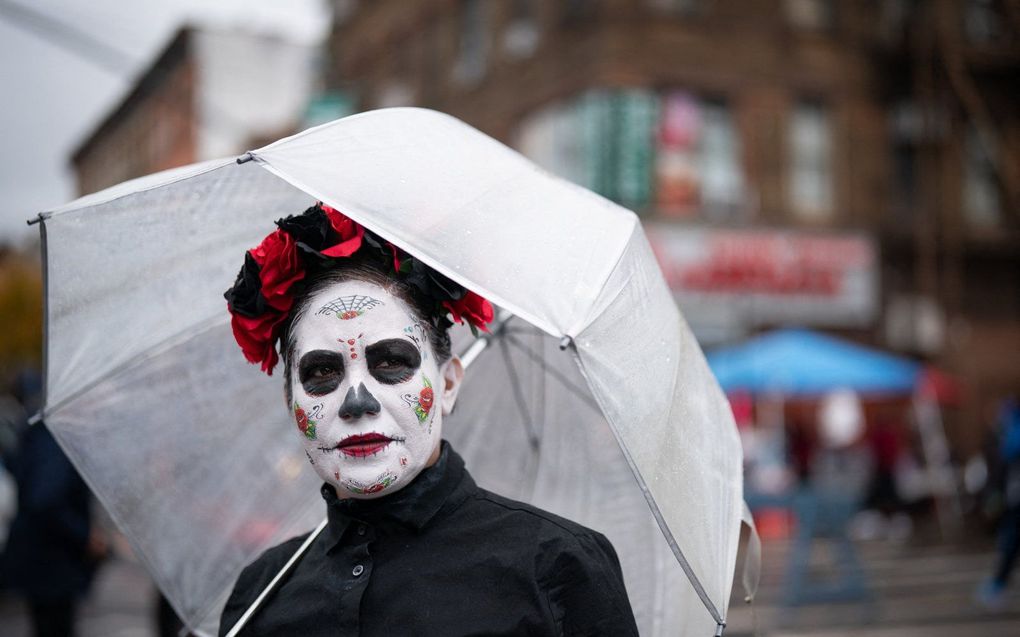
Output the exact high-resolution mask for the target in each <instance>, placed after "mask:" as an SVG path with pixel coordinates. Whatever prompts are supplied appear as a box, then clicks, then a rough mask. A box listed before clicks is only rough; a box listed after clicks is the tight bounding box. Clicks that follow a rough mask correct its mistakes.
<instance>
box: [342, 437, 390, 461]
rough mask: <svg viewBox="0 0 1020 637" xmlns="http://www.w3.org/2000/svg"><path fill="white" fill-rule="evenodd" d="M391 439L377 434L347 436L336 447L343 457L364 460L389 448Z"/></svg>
mask: <svg viewBox="0 0 1020 637" xmlns="http://www.w3.org/2000/svg"><path fill="white" fill-rule="evenodd" d="M391 442H393V439H392V438H390V437H389V436H384V435H382V434H378V433H375V432H373V433H368V434H355V435H353V436H347V437H346V438H344V439H343V440H341V441H340V443H339V444H338V445H337V446H336V448H337V449H339V450H340V453H342V454H344V455H345V456H352V457H355V458H364V457H365V456H371V455H373V454H376V453H379V452H380V451H382V450H383V449H385V448H386V447H388V446H389V444H390V443H391Z"/></svg>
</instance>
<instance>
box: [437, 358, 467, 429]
mask: <svg viewBox="0 0 1020 637" xmlns="http://www.w3.org/2000/svg"><path fill="white" fill-rule="evenodd" d="M442 372H443V415H444V416H449V415H450V412H452V411H453V404H454V403H455V402H457V392H459V391H460V383H461V381H463V380H464V364H463V363H461V362H460V358H458V357H456V356H454V357H453V358H451V359H450V360H448V361H446V362H445V363H443V368H442Z"/></svg>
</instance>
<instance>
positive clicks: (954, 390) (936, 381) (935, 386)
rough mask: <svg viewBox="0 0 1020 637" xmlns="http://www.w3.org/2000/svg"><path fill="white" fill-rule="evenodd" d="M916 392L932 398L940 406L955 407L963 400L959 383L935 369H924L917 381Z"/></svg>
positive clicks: (929, 367)
mask: <svg viewBox="0 0 1020 637" xmlns="http://www.w3.org/2000/svg"><path fill="white" fill-rule="evenodd" d="M917 387H918V390H919V391H920V392H921V393H922V394H924V395H925V396H930V397H933V398H934V399H935V400H936V401H937V402H938V403H939V404H940V405H944V406H948V407H955V406H957V405H959V404H960V401H961V400H962V398H963V388H962V387H961V386H960V383H959V381H957V380H956V379H955V378H953V377H952V376H950V375H949V374H947V373H946V372H943V371H942V370H940V369H936V368H935V367H931V366H928V367H925V368H924V370H922V372H921V376H920V378H919V379H918V381H917Z"/></svg>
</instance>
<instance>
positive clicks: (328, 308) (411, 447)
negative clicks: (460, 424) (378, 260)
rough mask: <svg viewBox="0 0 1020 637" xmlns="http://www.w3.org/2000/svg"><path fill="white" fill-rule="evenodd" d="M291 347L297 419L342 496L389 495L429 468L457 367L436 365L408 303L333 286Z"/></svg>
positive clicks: (367, 288)
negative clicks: (292, 347)
mask: <svg viewBox="0 0 1020 637" xmlns="http://www.w3.org/2000/svg"><path fill="white" fill-rule="evenodd" d="M293 343H294V348H295V349H294V358H293V367H292V369H291V378H290V380H289V382H290V383H291V390H292V392H293V397H294V404H293V405H292V408H293V411H294V416H295V418H296V420H297V423H298V429H299V430H300V431H301V433H302V434H303V438H302V439H303V441H304V445H305V451H306V452H307V454H308V457H309V459H310V460H311V462H312V464H313V465H314V467H315V470H316V472H317V473H318V474H319V475H320V476H321V477H322V479H323V480H325V481H326V482H328V483H330V484H332V485H333V486H334V487H336V491H337V495H338V496H339V497H341V498H347V497H351V498H374V497H380V496H383V495H387V494H389V493H393V492H394V491H397V490H398V489H401V488H402V487H404V486H406V485H407V484H409V483H410V482H411V481H412V480H414V478H415V477H416V476H417V475H418V474H419V473H420V472H421V471H422V469H424V468H425V467H427V466H429V465H431V464H432V463H433V462H435V459H436V457H438V451H439V443H440V437H441V432H442V417H443V414H444V413H449V410H450V408H452V406H453V401H454V400H455V399H456V392H457V389H458V387H459V381H460V377H461V367H460V361H459V360H456V359H451V360H450V361H447V362H446V363H445V364H444V365H443V366H442V368H440V367H439V366H438V365H437V363H436V359H435V355H434V354H433V352H432V344H431V343H430V342H428V336H427V331H426V330H425V327H424V326H423V325H421V324H420V323H419V322H418V321H417V319H415V317H414V314H413V313H412V312H411V310H410V308H409V307H408V306H407V304H406V303H404V301H402V300H400V299H398V298H397V297H395V296H393V295H392V294H390V293H389V292H387V291H386V290H384V289H383V288H381V287H379V286H378V285H375V284H372V283H366V282H364V281H343V282H341V283H335V284H332V285H329V286H327V287H325V288H323V289H322V290H320V291H319V292H318V293H317V294H316V295H315V296H313V297H312V298H311V300H310V302H309V304H308V309H307V312H306V313H305V315H304V316H303V317H302V318H301V320H300V321H298V323H297V324H296V326H295V328H294V338H293Z"/></svg>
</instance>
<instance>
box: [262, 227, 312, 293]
mask: <svg viewBox="0 0 1020 637" xmlns="http://www.w3.org/2000/svg"><path fill="white" fill-rule="evenodd" d="M251 256H252V258H253V259H255V263H258V264H259V279H260V280H261V281H262V296H263V298H265V299H266V302H267V303H269V305H270V306H272V307H273V308H274V309H276V310H279V311H281V312H286V311H288V310H289V309H290V306H291V304H292V303H293V302H294V295H293V294H291V291H290V288H291V286H293V285H294V283H296V282H298V281H300V280H301V279H302V278H304V276H305V269H304V267H303V266H302V265H301V260H300V259H299V258H298V251H297V245H295V243H294V239H292V238H291V236H290V235H289V234H287V233H286V232H284V231H283V230H276V231H275V232H273V233H272V234H270V235H269V236H267V237H266V238H265V239H263V240H262V243H260V244H259V246H258V247H257V248H255V249H254V250H252V251H251Z"/></svg>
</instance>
